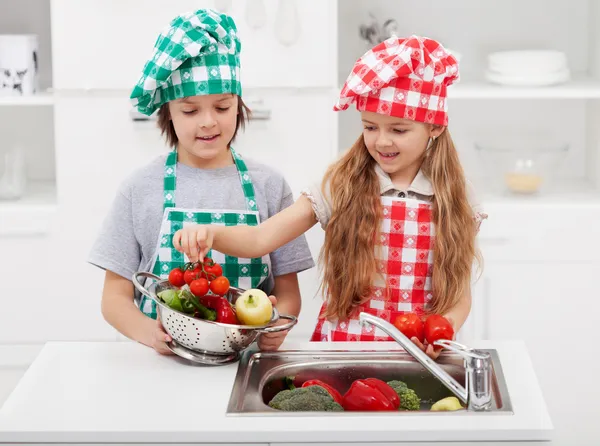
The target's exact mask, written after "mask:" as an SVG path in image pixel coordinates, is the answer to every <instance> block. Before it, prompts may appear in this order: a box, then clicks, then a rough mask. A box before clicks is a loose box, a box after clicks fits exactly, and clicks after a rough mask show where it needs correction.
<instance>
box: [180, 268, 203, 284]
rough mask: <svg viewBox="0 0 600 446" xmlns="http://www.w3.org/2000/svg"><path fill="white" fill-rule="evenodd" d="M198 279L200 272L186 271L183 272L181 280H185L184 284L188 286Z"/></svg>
mask: <svg viewBox="0 0 600 446" xmlns="http://www.w3.org/2000/svg"><path fill="white" fill-rule="evenodd" d="M198 277H200V272H199V271H196V270H191V269H188V270H186V271H185V273H183V280H185V283H187V284H188V285H189V284H190V283H192V281H194V280H196V279H197V278H198Z"/></svg>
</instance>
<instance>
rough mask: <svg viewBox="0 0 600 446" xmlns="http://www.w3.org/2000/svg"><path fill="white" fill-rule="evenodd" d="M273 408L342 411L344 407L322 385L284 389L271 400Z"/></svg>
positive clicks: (295, 410)
mask: <svg viewBox="0 0 600 446" xmlns="http://www.w3.org/2000/svg"><path fill="white" fill-rule="evenodd" d="M269 406H270V407H272V408H273V409H277V410H284V411H290V412H307V411H309V412H340V411H343V410H344V409H343V408H342V406H340V405H339V404H338V403H336V402H335V401H334V400H333V397H332V396H331V395H330V394H329V392H327V390H325V389H324V388H323V387H321V386H309V387H300V388H296V389H293V390H282V391H281V392H279V393H278V394H277V395H275V396H274V397H273V399H272V400H271V401H269Z"/></svg>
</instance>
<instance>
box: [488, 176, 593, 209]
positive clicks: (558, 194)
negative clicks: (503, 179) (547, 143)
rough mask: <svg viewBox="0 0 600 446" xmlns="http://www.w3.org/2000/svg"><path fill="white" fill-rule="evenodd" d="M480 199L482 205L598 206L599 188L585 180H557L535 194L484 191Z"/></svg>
mask: <svg viewBox="0 0 600 446" xmlns="http://www.w3.org/2000/svg"><path fill="white" fill-rule="evenodd" d="M481 200H482V202H483V204H484V206H486V205H493V206H496V205H509V206H514V205H524V206H542V207H543V206H554V205H561V206H565V205H568V206H575V207H578V206H600V189H598V188H596V187H594V186H593V184H591V182H590V181H587V180H559V181H556V182H555V183H554V184H553V185H552V186H549V187H548V189H546V190H543V191H541V192H540V193H537V194H531V195H528V194H513V193H510V192H505V193H491V192H487V193H485V192H484V193H482V194H481Z"/></svg>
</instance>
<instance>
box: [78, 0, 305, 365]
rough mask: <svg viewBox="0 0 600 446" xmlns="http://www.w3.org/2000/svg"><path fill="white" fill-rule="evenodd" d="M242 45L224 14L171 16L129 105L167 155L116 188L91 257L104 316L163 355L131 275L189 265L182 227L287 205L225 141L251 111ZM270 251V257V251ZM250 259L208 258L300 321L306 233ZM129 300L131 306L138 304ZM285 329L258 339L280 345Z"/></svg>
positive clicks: (282, 184)
mask: <svg viewBox="0 0 600 446" xmlns="http://www.w3.org/2000/svg"><path fill="white" fill-rule="evenodd" d="M239 68H240V41H239V40H238V36H237V29H236V26H235V23H234V21H233V20H232V19H231V17H229V16H227V15H224V14H219V13H217V12H215V11H212V10H209V9H201V10H198V11H196V12H194V13H190V14H184V15H180V16H178V17H176V18H175V19H174V20H173V21H172V22H171V23H170V26H169V27H168V28H167V29H166V30H165V31H164V32H163V33H162V34H161V35H160V36H159V37H158V40H157V41H156V44H155V52H154V54H153V57H152V59H151V60H150V61H148V62H147V63H146V65H145V67H144V72H143V75H142V76H141V78H140V80H139V82H138V83H137V85H136V86H135V88H134V89H133V92H132V94H131V98H132V100H133V103H134V105H136V106H137V109H138V110H139V111H140V112H142V113H144V114H146V115H151V114H152V113H153V112H155V111H156V110H158V124H159V127H160V129H161V131H162V133H163V134H164V135H165V136H166V140H167V143H168V144H169V145H170V146H171V147H173V148H174V150H173V151H172V152H171V153H169V154H168V155H166V156H161V157H160V158H158V159H156V160H155V161H153V162H151V163H150V164H149V165H147V166H146V167H144V168H142V169H140V170H139V171H137V172H136V173H135V174H134V175H132V176H131V177H130V178H129V179H128V180H127V181H125V182H124V184H123V185H122V187H121V189H120V191H119V193H118V194H117V197H116V199H115V201H114V204H113V206H112V209H111V211H110V213H109V215H108V217H107V219H106V221H105V222H104V225H103V228H102V230H101V233H100V236H99V237H98V240H97V241H96V243H95V245H94V247H93V250H92V252H91V256H90V259H89V261H90V263H92V264H94V265H97V266H98V267H100V268H102V269H105V270H106V278H105V283H104V291H103V295H102V313H103V315H104V318H105V319H106V320H107V321H108V322H109V323H110V324H111V325H112V326H113V327H115V328H116V329H117V330H118V331H119V332H121V333H122V334H124V335H125V336H127V337H129V338H131V339H134V340H136V341H139V342H141V343H143V344H146V345H148V346H151V347H153V348H155V349H156V350H157V351H159V352H160V353H165V354H167V353H169V352H170V351H169V349H168V348H167V345H166V342H169V341H170V340H171V339H170V338H169V336H168V335H167V334H166V333H165V332H164V331H163V329H162V325H161V324H160V322H158V323H157V321H156V320H155V319H156V318H157V314H156V306H155V304H154V302H153V301H151V300H150V299H146V298H144V297H141V296H139V295H138V294H137V293H136V294H135V295H134V289H133V286H132V282H131V280H130V279H131V277H132V275H133V274H134V272H136V271H140V270H144V271H152V272H153V273H154V274H156V275H159V276H161V277H163V278H167V277H168V273H169V271H170V270H171V269H173V268H175V267H178V266H183V264H184V263H185V262H186V261H187V259H185V258H184V256H182V255H181V253H180V252H178V251H176V250H175V249H174V247H173V244H172V237H173V234H174V233H175V231H177V230H178V229H181V228H182V227H186V225H188V224H194V223H200V222H202V223H206V222H214V223H219V222H226V223H227V224H228V225H257V224H258V223H259V222H260V221H261V220H266V219H267V218H269V216H272V215H274V214H276V213H277V212H279V211H281V210H283V209H284V208H286V207H288V206H289V205H291V204H292V203H293V198H292V192H291V189H290V187H289V186H288V184H287V182H286V181H285V180H284V178H283V177H282V176H281V175H279V174H278V173H276V172H274V171H273V170H271V169H269V168H268V167H266V166H264V165H261V164H257V163H254V162H250V161H247V162H245V161H243V160H242V158H241V157H240V155H239V154H237V153H236V152H235V151H234V149H233V147H231V142H232V141H233V140H234V139H235V136H236V134H237V132H238V129H239V128H240V126H242V127H243V126H244V124H245V120H246V117H247V114H248V111H249V110H248V109H247V107H246V106H245V105H244V102H243V101H242V98H241V94H242V91H241V84H240V73H239ZM271 251H272V252H271ZM269 252H270V254H269V255H267V254H268V253H264V254H261V255H257V256H249V257H244V256H237V258H236V257H229V256H227V257H226V256H224V255H223V254H221V253H219V252H213V255H212V258H213V259H214V260H215V261H216V262H217V263H219V264H221V266H222V268H223V275H225V276H226V277H227V278H228V279H229V281H230V283H231V285H234V286H238V287H241V288H251V287H260V288H262V289H263V290H264V291H265V292H266V293H267V294H270V293H273V294H274V295H276V296H277V299H275V298H274V297H272V300H274V301H275V302H276V306H277V308H278V309H279V310H280V311H281V312H282V313H289V314H293V315H298V313H299V312H300V292H299V288H298V280H297V273H298V272H300V271H303V270H305V269H308V268H311V267H313V266H314V262H313V260H312V257H311V254H310V251H309V249H308V244H307V243H306V240H305V238H304V237H301V238H295V240H293V241H290V242H289V243H284V244H281V246H280V247H278V249H276V250H270V251H269ZM136 304H137V305H136ZM284 337H285V333H283V334H281V333H274V334H270V335H264V336H262V337H261V339H260V341H259V345H260V347H261V348H264V349H275V348H277V347H278V346H279V345H280V344H281V342H282V341H283V339H284Z"/></svg>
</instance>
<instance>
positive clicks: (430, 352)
mask: <svg viewBox="0 0 600 446" xmlns="http://www.w3.org/2000/svg"><path fill="white" fill-rule="evenodd" d="M410 340H411V341H413V343H414V344H415V345H416V346H417V347H419V348H420V349H421V350H423V351H424V352H425V354H426V355H427V356H429V357H430V358H431V359H433V360H434V361H435V360H436V359H437V358H438V356H440V353H442V349H441V348H440V349H434V348H433V345H431V344H423V343H422V342H421V341H419V339H418V338H416V337H414V336H413V337H412V338H410Z"/></svg>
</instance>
